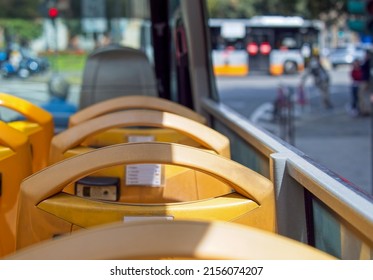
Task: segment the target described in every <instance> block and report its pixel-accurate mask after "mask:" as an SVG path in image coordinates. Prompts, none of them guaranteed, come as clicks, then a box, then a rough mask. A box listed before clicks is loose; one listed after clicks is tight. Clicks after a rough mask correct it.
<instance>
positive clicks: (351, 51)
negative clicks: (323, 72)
mask: <svg viewBox="0 0 373 280" xmlns="http://www.w3.org/2000/svg"><path fill="white" fill-rule="evenodd" d="M327 57H328V59H329V62H330V64H331V65H332V67H333V68H336V67H337V66H339V65H351V64H352V62H353V61H354V60H355V59H359V60H361V61H363V60H364V57H365V49H364V48H361V47H354V46H350V47H343V48H336V49H332V50H331V51H330V53H329V55H328V56H327Z"/></svg>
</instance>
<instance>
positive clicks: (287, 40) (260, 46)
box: [209, 16, 324, 75]
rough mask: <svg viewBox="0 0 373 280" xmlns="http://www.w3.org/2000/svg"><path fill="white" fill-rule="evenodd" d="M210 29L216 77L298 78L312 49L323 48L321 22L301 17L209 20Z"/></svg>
mask: <svg viewBox="0 0 373 280" xmlns="http://www.w3.org/2000/svg"><path fill="white" fill-rule="evenodd" d="M209 26H210V30H211V35H212V37H211V41H212V48H213V53H212V59H213V65H214V71H215V74H216V75H247V74H248V73H250V72H251V71H261V72H266V73H269V74H271V75H282V74H295V73H297V72H299V71H302V70H303V69H304V67H305V62H306V61H307V58H308V56H309V55H310V53H311V51H310V50H311V49H312V48H322V30H323V28H324V26H323V24H322V22H321V21H316V20H305V19H303V18H301V17H284V16H255V17H253V18H251V19H210V22H209Z"/></svg>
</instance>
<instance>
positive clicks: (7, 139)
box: [0, 121, 32, 256]
mask: <svg viewBox="0 0 373 280" xmlns="http://www.w3.org/2000/svg"><path fill="white" fill-rule="evenodd" d="M31 173H32V167H31V150H30V143H29V140H28V138H27V136H26V135H24V134H23V133H21V132H19V131H18V130H16V129H14V128H12V127H10V126H9V125H7V124H6V123H4V122H2V121H0V256H4V255H6V254H9V253H10V252H13V251H14V250H15V235H16V234H15V233H16V220H17V219H16V218H17V212H16V211H17V198H18V193H19V188H20V185H21V182H22V180H23V179H24V178H26V177H27V176H29V175H31Z"/></svg>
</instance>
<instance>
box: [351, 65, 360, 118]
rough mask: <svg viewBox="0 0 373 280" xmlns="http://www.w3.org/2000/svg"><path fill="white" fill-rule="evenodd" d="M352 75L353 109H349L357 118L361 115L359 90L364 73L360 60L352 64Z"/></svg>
mask: <svg viewBox="0 0 373 280" xmlns="http://www.w3.org/2000/svg"><path fill="white" fill-rule="evenodd" d="M350 75H351V80H352V84H351V107H349V113H350V114H351V115H352V116H353V117H355V116H358V115H359V114H360V109H359V90H360V86H361V81H362V79H363V71H362V67H361V64H360V60H358V59H355V60H354V61H353V63H352V69H351V72H350Z"/></svg>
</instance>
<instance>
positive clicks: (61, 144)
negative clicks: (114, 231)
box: [50, 110, 231, 203]
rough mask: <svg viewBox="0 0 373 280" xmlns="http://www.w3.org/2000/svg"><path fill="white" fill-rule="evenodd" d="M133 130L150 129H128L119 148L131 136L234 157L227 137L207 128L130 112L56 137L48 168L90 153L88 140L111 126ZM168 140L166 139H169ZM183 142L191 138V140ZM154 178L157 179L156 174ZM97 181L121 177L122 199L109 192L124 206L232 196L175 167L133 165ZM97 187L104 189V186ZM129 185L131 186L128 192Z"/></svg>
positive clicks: (170, 117) (184, 120)
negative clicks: (136, 127) (168, 132)
mask: <svg viewBox="0 0 373 280" xmlns="http://www.w3.org/2000/svg"><path fill="white" fill-rule="evenodd" d="M133 126H146V127H148V129H130V130H125V131H127V132H126V134H125V137H122V138H120V139H118V143H123V142H130V141H129V139H131V137H140V136H141V137H144V138H146V137H153V141H157V142H159V141H161V142H166V141H167V140H168V142H174V143H181V144H186V143H187V144H189V145H192V146H197V147H201V148H204V149H209V150H211V151H212V152H215V153H217V154H220V155H223V156H225V157H230V147H229V140H228V138H227V137H225V136H224V135H222V134H220V133H219V132H217V131H215V130H213V129H211V128H209V127H207V126H206V125H203V124H201V123H199V122H196V121H193V120H190V119H187V118H185V117H182V116H179V115H175V114H173V113H167V112H161V111H153V110H129V111H121V112H115V113H111V114H106V115H103V116H100V117H97V118H94V119H90V120H87V121H85V122H82V123H80V124H78V125H76V126H73V127H71V128H69V129H67V130H66V131H64V132H62V133H60V134H58V135H56V136H55V137H54V138H53V140H52V144H51V151H50V163H55V162H57V161H60V160H62V159H64V158H67V157H70V156H75V155H77V154H80V153H84V152H87V151H89V150H92V149H93V148H92V147H87V146H85V145H86V142H87V141H86V139H89V138H90V137H92V136H93V137H94V136H95V135H97V133H100V132H101V131H104V130H107V129H110V128H113V127H133ZM149 127H156V128H157V127H158V128H164V129H163V130H162V132H159V129H158V131H157V129H154V128H153V129H149ZM165 129H167V130H170V129H172V131H173V133H171V134H167V133H166V132H165ZM167 135H168V138H167V137H166V136H167ZM176 136H178V137H176ZM162 137H163V138H162ZM185 138H187V139H189V141H187V140H186V139H185ZM120 140H121V141H120ZM88 142H90V141H88ZM82 143H84V144H82ZM83 145H84V146H83ZM154 173H156V174H157V175H156V176H155V175H153V174H154ZM93 176H95V177H96V181H97V177H98V176H100V177H113V180H115V179H114V178H121V180H120V182H121V196H120V197H119V196H118V195H112V193H110V199H111V200H120V201H126V202H129V201H131V202H147V203H148V202H166V201H169V202H171V201H185V200H191V199H202V198H206V197H211V196H216V195H221V194H222V193H229V192H230V191H231V190H230V188H229V187H227V186H226V184H224V183H220V187H218V183H217V182H214V183H212V182H211V181H214V179H212V178H211V177H210V176H207V175H205V174H202V173H200V172H196V171H194V170H190V169H187V168H183V167H175V166H162V165H149V166H139V165H130V166H125V167H115V168H111V169H109V170H104V171H100V172H98V173H95V174H93ZM146 178H148V179H146ZM106 181H107V180H106ZM90 182H92V183H93V182H94V181H93V180H92V179H90V180H89V181H86V182H85V183H84V184H92V183H90ZM101 182H102V181H101ZM202 182H203V184H204V185H208V182H211V184H213V185H214V187H213V188H207V187H205V188H204V189H200V188H199V187H198V186H199V185H200V184H201V183H202ZM96 184H101V185H103V183H96ZM107 184H109V185H112V184H113V183H112V180H110V181H108V182H107ZM126 186H132V187H131V188H126ZM79 188H80V190H81V189H82V188H83V184H79ZM101 189H102V188H101ZM66 191H67V192H70V193H75V192H76V193H78V194H79V193H81V191H79V190H77V191H75V190H74V186H73V185H70V186H69V187H68V188H67V189H66ZM117 193H118V192H117Z"/></svg>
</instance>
